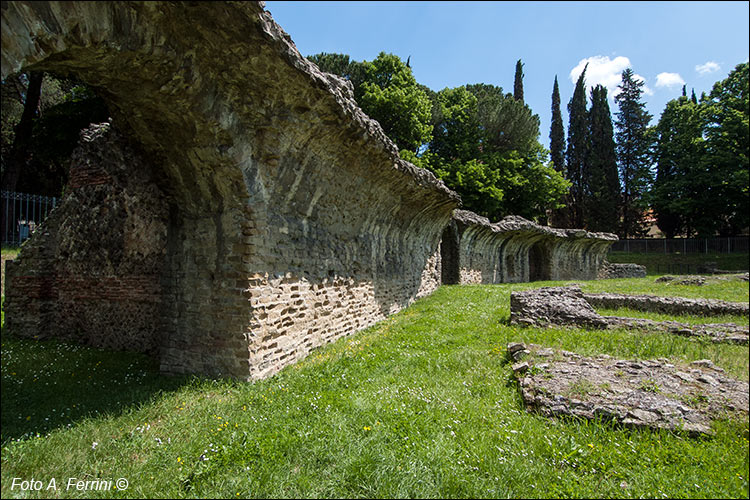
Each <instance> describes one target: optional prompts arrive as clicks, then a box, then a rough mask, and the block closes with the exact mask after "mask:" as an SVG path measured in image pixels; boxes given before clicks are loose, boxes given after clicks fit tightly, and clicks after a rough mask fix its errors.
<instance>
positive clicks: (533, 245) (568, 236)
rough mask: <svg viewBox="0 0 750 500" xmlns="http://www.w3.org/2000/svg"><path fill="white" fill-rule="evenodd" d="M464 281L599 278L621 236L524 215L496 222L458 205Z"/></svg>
mask: <svg viewBox="0 0 750 500" xmlns="http://www.w3.org/2000/svg"><path fill="white" fill-rule="evenodd" d="M453 221H454V223H455V224H456V227H457V235H458V241H459V243H458V246H459V248H458V264H457V267H458V268H459V282H460V283H465V284H468V283H514V282H522V281H538V280H566V279H595V278H596V277H597V275H598V272H599V268H600V266H601V265H602V263H603V262H604V259H605V257H606V255H607V251H608V250H609V246H610V245H611V244H612V243H613V242H614V241H616V240H617V236H615V235H613V234H609V233H590V232H587V231H583V230H580V229H553V228H549V227H546V226H540V225H538V224H534V223H533V222H530V221H528V220H526V219H524V218H522V217H518V216H510V217H506V218H504V219H503V220H501V221H500V222H498V223H495V224H493V223H490V221H489V220H488V219H486V218H485V217H480V216H479V215H477V214H474V213H472V212H468V211H465V210H456V211H455V212H454V216H453Z"/></svg>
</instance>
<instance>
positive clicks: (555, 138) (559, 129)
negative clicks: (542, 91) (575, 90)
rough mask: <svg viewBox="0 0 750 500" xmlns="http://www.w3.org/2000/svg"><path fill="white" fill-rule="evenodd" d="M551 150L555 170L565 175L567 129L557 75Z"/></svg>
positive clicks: (553, 96)
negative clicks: (561, 106) (564, 123)
mask: <svg viewBox="0 0 750 500" xmlns="http://www.w3.org/2000/svg"><path fill="white" fill-rule="evenodd" d="M549 150H550V159H551V160H552V164H553V165H554V167H555V170H557V171H558V172H562V173H563V175H564V174H565V129H564V128H563V119H562V112H561V111H560V87H559V86H558V85H557V75H555V85H554V86H553V87H552V125H551V126H550V129H549Z"/></svg>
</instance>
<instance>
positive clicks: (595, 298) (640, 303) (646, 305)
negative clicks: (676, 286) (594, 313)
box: [583, 293, 748, 316]
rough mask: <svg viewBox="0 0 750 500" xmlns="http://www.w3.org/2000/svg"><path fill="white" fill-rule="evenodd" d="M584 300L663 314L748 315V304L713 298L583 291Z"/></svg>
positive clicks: (610, 307) (608, 307)
mask: <svg viewBox="0 0 750 500" xmlns="http://www.w3.org/2000/svg"><path fill="white" fill-rule="evenodd" d="M583 298H584V300H586V302H588V303H589V304H591V305H592V306H594V307H601V308H604V309H617V308H619V307H625V308H628V309H635V310H636V311H646V312H657V313H664V314H698V315H701V316H721V315H724V314H737V315H745V316H747V315H748V304H747V303H743V302H725V301H723V300H714V299H685V298H682V297H659V296H655V295H622V294H617V293H584V294H583Z"/></svg>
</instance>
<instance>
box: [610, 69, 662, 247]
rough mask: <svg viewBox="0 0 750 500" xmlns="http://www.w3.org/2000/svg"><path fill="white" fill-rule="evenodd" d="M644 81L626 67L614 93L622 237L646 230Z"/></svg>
mask: <svg viewBox="0 0 750 500" xmlns="http://www.w3.org/2000/svg"><path fill="white" fill-rule="evenodd" d="M643 85H644V82H643V80H639V79H637V78H636V77H635V75H634V73H633V70H632V69H631V68H627V69H625V70H624V71H623V72H622V83H621V84H620V85H619V86H618V89H619V90H620V93H619V94H617V95H616V96H615V102H616V103H617V105H618V106H619V111H618V112H617V113H616V116H617V121H616V122H615V125H616V127H617V132H616V134H615V139H616V144H617V159H618V162H619V167H620V179H621V181H622V193H623V196H622V226H621V229H620V236H621V237H624V238H628V237H630V236H641V235H643V234H644V233H645V230H644V227H643V223H644V218H645V215H646V210H647V208H648V206H647V201H646V198H645V194H646V193H647V191H648V190H649V188H650V185H651V182H652V172H651V168H650V167H651V165H650V157H651V147H652V144H653V136H654V134H653V130H651V129H649V122H650V121H651V115H650V114H649V113H648V111H646V105H645V103H643V102H642V101H641V96H642V94H643Z"/></svg>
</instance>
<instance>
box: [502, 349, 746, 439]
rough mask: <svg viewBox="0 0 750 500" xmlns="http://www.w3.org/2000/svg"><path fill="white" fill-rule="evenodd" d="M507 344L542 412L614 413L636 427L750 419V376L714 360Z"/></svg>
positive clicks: (527, 393) (525, 391)
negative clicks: (739, 376) (734, 374)
mask: <svg viewBox="0 0 750 500" xmlns="http://www.w3.org/2000/svg"><path fill="white" fill-rule="evenodd" d="M507 352H508V355H509V357H510V359H511V360H512V361H515V363H514V364H513V365H512V369H513V373H514V374H515V377H516V378H517V380H518V383H519V386H520V389H521V395H522V397H523V400H524V402H525V403H526V405H527V407H528V408H529V409H530V410H533V411H537V412H539V413H541V414H542V415H544V416H547V417H553V416H560V415H565V416H576V417H581V418H585V419H589V420H597V419H602V420H614V421H616V422H618V423H620V424H622V425H626V426H632V427H649V428H661V429H669V430H682V431H686V432H688V433H690V434H692V435H700V434H712V431H711V421H712V420H713V419H716V418H722V417H733V416H739V417H744V418H745V419H747V415H748V382H747V381H740V380H736V379H733V378H731V377H728V376H726V375H725V373H724V370H723V369H722V368H720V367H718V366H716V365H714V364H713V363H712V362H711V361H710V360H705V359H704V360H698V361H693V362H692V363H690V364H689V365H681V364H677V363H674V362H671V361H670V360H667V359H666V358H659V359H651V360H638V359H635V360H623V359H615V358H613V357H611V356H609V355H606V354H602V355H598V356H596V357H584V356H581V355H579V354H576V353H572V352H568V351H565V350H554V349H550V348H543V347H541V346H538V345H535V344H528V345H526V344H523V343H520V342H516V343H510V344H508V346H507Z"/></svg>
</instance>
